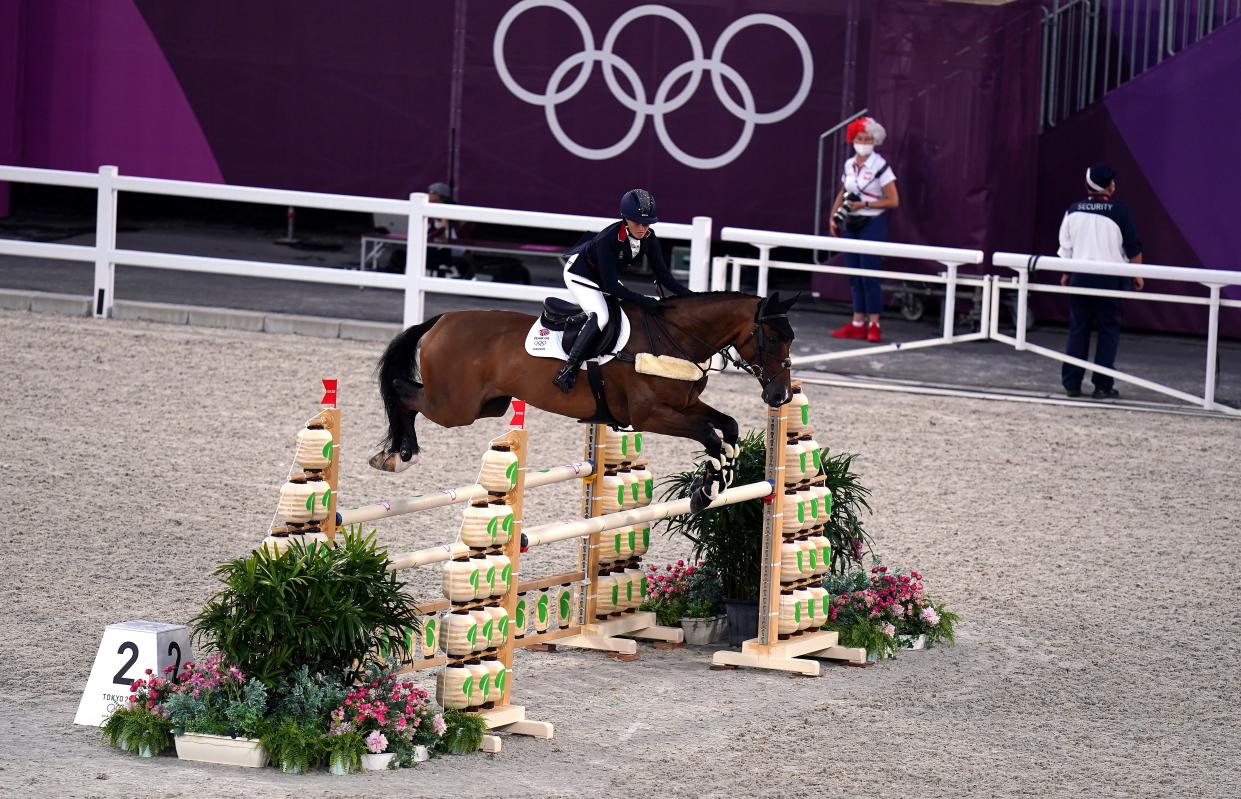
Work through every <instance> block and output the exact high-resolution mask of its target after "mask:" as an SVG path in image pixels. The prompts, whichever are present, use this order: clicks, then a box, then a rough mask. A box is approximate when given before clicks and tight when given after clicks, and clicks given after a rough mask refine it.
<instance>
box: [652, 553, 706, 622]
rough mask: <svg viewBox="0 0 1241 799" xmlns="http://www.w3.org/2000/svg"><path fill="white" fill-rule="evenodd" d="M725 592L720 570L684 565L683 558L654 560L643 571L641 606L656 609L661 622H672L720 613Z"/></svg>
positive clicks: (656, 615) (656, 616)
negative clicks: (659, 562)
mask: <svg viewBox="0 0 1241 799" xmlns="http://www.w3.org/2000/svg"><path fill="white" fill-rule="evenodd" d="M723 593H724V589H723V584H722V583H721V581H720V576H719V574H718V573H717V572H716V571H715V570H714V569H710V568H706V567H703V566H698V565H693V564H691V565H686V563H685V561H684V560H678V561H677V562H676V563H669V564H666V565H665V566H664V567H663V568H660V567H659V566H657V565H655V564H651V565H650V566H649V567H648V571H647V574H646V601H645V602H643V604H642V610H653V611H655V618H656V619H657V620H658V621H659V623H660V624H661V625H664V626H672V625H676V624H678V623H679V622H680V621H681V619H701V618H706V617H708V616H714V615H716V614H718V613H719V608H720V604H721V599H722V596H723Z"/></svg>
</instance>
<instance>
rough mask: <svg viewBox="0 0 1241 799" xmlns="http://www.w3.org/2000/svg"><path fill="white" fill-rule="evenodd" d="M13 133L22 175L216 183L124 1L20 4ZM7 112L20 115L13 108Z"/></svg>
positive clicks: (168, 76)
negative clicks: (47, 171)
mask: <svg viewBox="0 0 1241 799" xmlns="http://www.w3.org/2000/svg"><path fill="white" fill-rule="evenodd" d="M19 5H20V7H21V8H20V14H21V15H22V16H23V18H24V19H23V32H22V33H21V34H20V37H19V51H20V59H21V66H20V80H21V87H20V107H19V108H20V113H19V115H15V116H18V118H19V120H20V122H19V124H20V134H19V137H20V139H19V142H18V151H19V153H20V158H21V162H22V163H23V164H24V165H27V166H37V167H51V168H57V169H73V170H83V171H94V170H95V169H97V168H98V167H99V166H100V165H102V164H109V163H110V164H116V165H117V166H119V167H120V169H121V172H122V173H128V174H131V175H144V176H149V177H176V178H186V179H191V180H205V181H219V180H220V179H221V175H220V170H219V168H218V167H217V165H216V162H215V159H214V158H213V157H212V154H211V148H210V147H209V146H208V143H207V140H206V138H205V137H204V136H203V132H202V129H201V128H200V127H199V124H198V120H197V119H196V118H195V116H194V111H193V109H192V108H191V107H190V105H189V104H188V103H187V102H186V99H185V96H184V95H183V94H182V92H181V90H180V87H179V86H178V84H177V80H176V77H175V76H174V75H173V73H172V71H171V70H170V69H169V67H168V63H167V61H166V60H165V58H164V56H163V54H162V53H161V51H160V46H159V44H158V43H157V42H156V40H155V38H154V37H153V36H152V34H151V31H150V29H149V28H148V27H147V26H146V24H145V23H144V22H143V20H142V16H141V15H140V14H139V13H138V11H137V10H136V9H135V8H134V5H133V3H132V2H129V0H118V1H117V2H112V3H108V4H100V3H93V2H89V0H58V2H54V3H39V2H33V0H21V2H20V3H19ZM14 107H17V106H16V105H15V106H14Z"/></svg>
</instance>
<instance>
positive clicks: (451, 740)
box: [435, 708, 487, 755]
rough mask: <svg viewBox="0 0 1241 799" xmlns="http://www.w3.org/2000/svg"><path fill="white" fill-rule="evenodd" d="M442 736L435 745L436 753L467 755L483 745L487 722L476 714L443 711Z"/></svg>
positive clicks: (453, 709) (454, 710)
mask: <svg viewBox="0 0 1241 799" xmlns="http://www.w3.org/2000/svg"><path fill="white" fill-rule="evenodd" d="M444 726H445V730H444V735H443V737H441V738H440V739H439V741H438V742H437V743H436V744H435V749H436V751H438V752H447V753H448V754H453V755H468V754H470V753H471V752H477V751H478V749H479V747H481V746H482V745H483V735H484V734H485V733H486V732H487V720H486V719H484V718H483V717H482V716H480V715H478V714H477V713H466V712H465V711H462V710H457V709H455V708H449V709H447V710H445V711H444Z"/></svg>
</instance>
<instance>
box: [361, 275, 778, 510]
mask: <svg viewBox="0 0 1241 799" xmlns="http://www.w3.org/2000/svg"><path fill="white" fill-rule="evenodd" d="M796 299H797V298H796V297H793V298H792V299H789V300H782V299H781V298H780V295H779V293H774V294H772V295H771V296H770V297H766V298H760V297H755V296H753V295H749V294H740V293H736V292H710V293H696V294H689V295H686V296H683V297H669V298H666V299H663V300H661V301H660V302H659V309H658V311H656V312H655V313H648V312H646V311H643V310H642V309H640V308H636V307H632V306H627V305H624V304H622V305H621V306H620V307H621V311H622V312H623V313H625V314H626V315H627V316H628V317H629V322H630V330H631V333H630V337H629V341H628V342H627V343H626V345H625V347H624V350H623V352H624V353H629V354H631V355H636V354H637V353H652V354H655V355H671V356H674V357H677V358H682V359H685V360H688V361H691V362H693V363H695V364H700V363H703V362H705V361H707V360H709V359H710V358H711V356H713V355H716V354H719V353H723V354H724V355H725V357H726V358H727V359H728V360H731V361H732V362H733V363H734V365H736V366H738V367H740V368H741V369H743V370H745V371H746V372H749V373H750V374H751V375H753V376H754V377H755V378H757V380H758V382H759V384H760V386H761V391H762V398H763V401H764V402H766V403H767V404H768V405H770V406H771V407H779V406H780V405H783V404H785V403H787V402H788V401H789V400H790V398H791V397H792V391H791V389H790V387H789V379H790V377H791V372H790V368H791V364H790V362H789V346H790V345H791V343H792V341H793V328H792V326H791V325H790V324H789V320H788V311H789V308H790V307H792V305H793V303H794V302H795V301H796ZM534 321H535V319H534V317H532V316H529V315H527V314H523V313H517V312H514V311H502V310H489V311H453V312H450V313H445V314H441V315H440V316H436V317H434V318H432V319H428V320H427V321H425V322H423V323H422V324H419V325H415V326H413V327H410V328H408V329H407V330H405V331H403V332H401V333H399V334H397V336H396V338H394V339H393V340H392V341H391V342H390V343H389V344H388V347H387V350H386V351H385V352H384V354H383V356H382V357H381V358H380V361H379V368H378V376H379V392H380V395H381V396H382V397H383V403H384V409H385V410H386V412H387V416H388V432H387V436H386V437H385V440H384V442H383V449H382V450H381V451H380V452H378V453H376V454H375V455H374V456H373V457H372V458H371V459H370V464H371V466H374V467H375V468H377V469H380V470H382V471H391V472H397V471H403V470H404V469H405V468H407V467H409V466H410V465H412V464H414V463H416V462H417V461H418V453H419V449H418V438H417V434H416V432H415V430H414V422H415V419H416V418H417V416H418V414H422V415H423V416H425V417H427V418H428V419H430V420H431V421H432V422H435V423H436V424H438V425H440V426H441V427H461V426H464V425H469V424H472V423H473V422H475V421H476V420H478V419H481V418H484V417H495V416H503V415H504V414H505V412H506V411H507V410H508V407H509V402H510V401H511V400H512V398H513V397H519V398H521V399H524V400H525V401H526V402H528V403H529V404H531V405H533V406H535V407H536V408H541V409H543V410H545V411H549V412H551V413H555V414H559V415H561V416H567V417H569V418H571V419H579V420H585V419H591V418H592V417H595V415H596V412H597V403H596V400H595V397H594V394H593V393H592V391H591V387H590V385H589V384H588V383H589V381H588V380H586V379H585V377H586V376H585V375H581V378H582V379H579V380H578V381H577V384H576V385H575V386H574V387H573V389H572V390H571V391H569V392H568V393H563V392H561V391H560V390H559V389H557V388H556V387H555V386H553V385H552V378H553V377H554V376H555V374H556V372H557V371H558V370H559V369H560V367H561V366H562V362H561V361H559V360H557V359H554V358H536V357H534V356H531V355H528V354H527V353H526V351H525V347H524V342H525V339H526V333H527V331H529V330H530V327H531V325H532V324H534ZM730 348H732V350H733V351H735V352H736V353H737V355H739V356H740V357H739V358H734V357H733V356H732V355H730V354H729V353H728V352H727V351H728V350H729V349H730ZM627 360H628V359H627ZM627 360H622V359H621V358H617V359H613V360H611V361H609V362H608V363H606V364H603V365H602V366H601V367H600V369H601V372H602V375H603V378H604V388H603V392H602V393H603V396H604V399H605V401H606V410H607V411H610V413H611V417H612V420H613V421H615V422H617V423H619V424H620V425H627V426H632V427H633V429H634V430H639V431H642V432H646V433H659V434H661V435H669V436H677V437H680V438H689V439H693V440H694V441H697V442H698V443H699V444H701V445H702V446H703V448H704V449H705V451H706V453H707V456H708V461H707V464H706V466H705V468H704V472H703V474H702V475H701V477H700V478H699V479H698V480H697V481H696V482H695V485H694V490H693V491H692V492H691V505H692V512H694V513H697V512H698V511H700V510H701V509H702V508H704V507H706V506H707V505H708V504H710V502H711V500H712V499H714V498H715V496H716V495H717V492H718V491H719V490H722V489H724V488H726V487H727V485H728V483H730V482H731V476H732V460H733V459H734V458H736V456H737V454H738V450H737V436H738V430H737V422H736V420H735V419H733V418H732V417H731V416H729V415H728V414H726V413H723V412H721V411H718V410H716V409H715V408H712V407H711V406H710V405H707V404H706V403H705V402H703V401H702V400H701V399H699V395H701V394H702V392H703V389H705V388H706V385H707V371H706V370H705V369H703V370H701V371H702V376H701V377H700V378H698V379H697V380H676V379H671V378H668V377H656V376H652V375H649V374H642V373H639V372H637V371H636V370H635V366H634V364H633V363H632V362H627ZM700 369H701V367H700Z"/></svg>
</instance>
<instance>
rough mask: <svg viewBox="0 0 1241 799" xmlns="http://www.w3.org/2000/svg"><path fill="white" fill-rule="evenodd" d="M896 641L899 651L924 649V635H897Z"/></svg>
mask: <svg viewBox="0 0 1241 799" xmlns="http://www.w3.org/2000/svg"><path fill="white" fill-rule="evenodd" d="M896 641H897V643H899V644H900V645H901V649H926V636H925V635H898V636H896Z"/></svg>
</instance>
